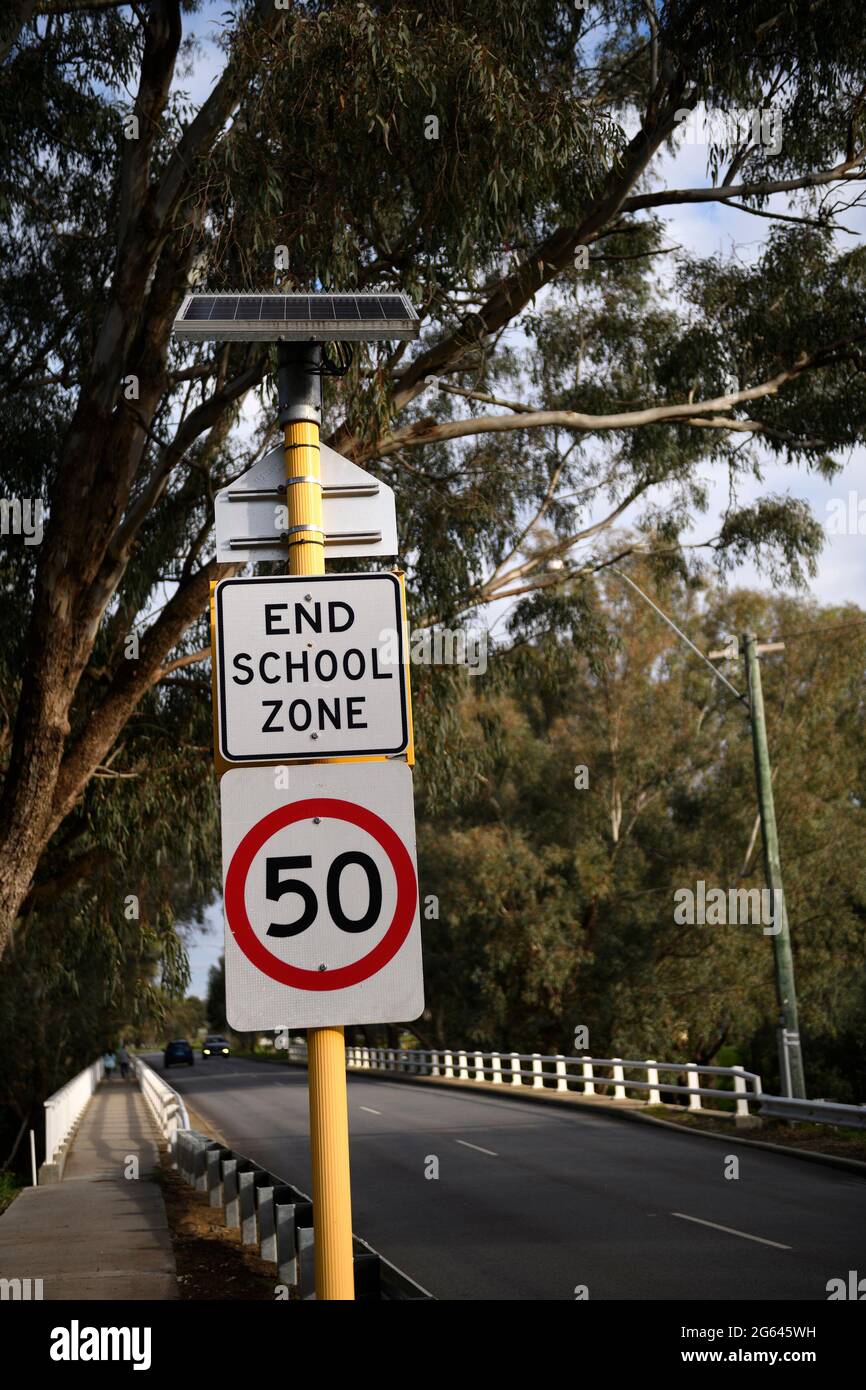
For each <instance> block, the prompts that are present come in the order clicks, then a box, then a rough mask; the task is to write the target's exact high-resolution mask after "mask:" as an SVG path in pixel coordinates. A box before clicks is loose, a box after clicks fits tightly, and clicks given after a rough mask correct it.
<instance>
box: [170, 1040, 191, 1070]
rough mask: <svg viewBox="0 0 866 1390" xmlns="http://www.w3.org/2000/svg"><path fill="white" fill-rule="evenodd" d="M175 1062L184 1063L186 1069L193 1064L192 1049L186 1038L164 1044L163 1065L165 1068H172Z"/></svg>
mask: <svg viewBox="0 0 866 1390" xmlns="http://www.w3.org/2000/svg"><path fill="white" fill-rule="evenodd" d="M175 1062H181V1063H183V1062H186V1065H187V1066H188V1067H191V1066H192V1065H193V1063H194V1062H195V1058H194V1057H193V1055H192V1048H191V1047H190V1045H189V1043H188V1042H187V1040H186V1038H175V1040H174V1042H170V1043H167V1044H166V1048H165V1057H164V1059H163V1063H164V1065H165V1066H167V1067H172V1066H174V1064H175Z"/></svg>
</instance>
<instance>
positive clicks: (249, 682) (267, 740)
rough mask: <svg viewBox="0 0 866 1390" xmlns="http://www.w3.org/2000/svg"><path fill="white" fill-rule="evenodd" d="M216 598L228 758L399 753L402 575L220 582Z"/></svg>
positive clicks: (403, 686) (402, 726) (402, 729)
mask: <svg viewBox="0 0 866 1390" xmlns="http://www.w3.org/2000/svg"><path fill="white" fill-rule="evenodd" d="M215 602H216V667H217V703H218V718H217V726H218V737H219V751H220V753H221V754H222V756H223V757H224V758H225V759H226V761H227V762H236V763H242V762H259V763H261V762H266V761H274V762H282V761H285V762H294V761H297V760H299V759H311V758H339V757H375V756H377V755H382V754H384V755H386V756H396V755H397V754H399V753H403V752H405V751H406V749H407V747H408V745H409V695H408V681H407V670H408V667H407V662H406V635H405V631H404V621H403V592H402V586H401V582H400V579H399V577H398V576H397V575H394V574H328V575H321V576H315V577H310V576H306V577H305V576H296V575H274V576H273V577H271V578H262V579H223V580H221V581H220V583H219V584H217V586H216V591H215Z"/></svg>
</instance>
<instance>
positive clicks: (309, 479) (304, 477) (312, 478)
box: [278, 473, 322, 492]
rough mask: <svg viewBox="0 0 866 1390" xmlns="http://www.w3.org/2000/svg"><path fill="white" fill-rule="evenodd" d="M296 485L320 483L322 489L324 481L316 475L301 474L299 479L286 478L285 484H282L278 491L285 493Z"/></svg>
mask: <svg viewBox="0 0 866 1390" xmlns="http://www.w3.org/2000/svg"><path fill="white" fill-rule="evenodd" d="M295 483H318V484H319V486H320V487H321V485H322V480H321V478H317V477H316V475H315V474H314V473H301V474H300V475H299V476H298V477H297V478H286V481H285V482H284V483H280V486H279V489H278V491H280V492H285V490H286V488H288V487H292V486H293V485H294V484H295Z"/></svg>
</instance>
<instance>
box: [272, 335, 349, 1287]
mask: <svg viewBox="0 0 866 1390" xmlns="http://www.w3.org/2000/svg"><path fill="white" fill-rule="evenodd" d="M288 357H289V354H288V353H284V354H281V368H282V370H281V376H282V374H283V372H286V374H287V376H288V372H289V371H292V369H293V371H292V375H294V372H300V373H304V372H306V373H309V372H310V369H311V367H312V366H313V362H312V360H311V359H312V358H313V353H311V352H309V350H308V351H307V353H306V355H305V356H303V355H302V354H300V353H298V354H297V356H294V354H293V357H294V360H293V361H292V363H291V367H289V366H288V364H287V363H286V359H287V358H288ZM284 364H286V365H284ZM313 381H314V382H315V385H316V389H318V378H316V377H314V378H313ZM310 384H311V383H310V378H309V376H308V377H307V382H306V386H307V388H309V385H310ZM281 385H282V382H281ZM286 385H287V387H288V388H289V389H288V393H287V394H289V395H290V396H292V397H294V396H295V390H298V393H299V395H300V394H306V395H307V402H309V398H310V393H309V390H307V392H306V393H305V384H302V383H297V385H296V383H295V381H293V380H291V379H289V380H287V381H286ZM293 387H294V388H295V389H294V390H293V389H292V388H293ZM281 395H282V392H281ZM280 404H281V407H282V409H281V420H282V421H283V425H284V430H285V438H284V448H285V460H286V512H287V518H288V526H287V531H288V536H287V539H288V546H289V574H299V575H301V574H324V573H325V536H324V530H323V527H322V483H321V475H320V471H319V425H318V411H317V410H316V409H312V408H310V405H309V404H306V406H304V405H302V406H301V409H300V410H299V412H298V413H299V414H303V415H304V416H305V417H306V418H304V419H302V420H291V419H288V418H286V416H287V414H288V413H289V412H290V411H291V409H292V407H291V405H290V404H284V402H283V400H281V403H280ZM311 416H315V417H316V418H315V419H311ZM307 1056H308V1062H309V1074H308V1081H309V1091H310V1151H311V1157H312V1167H313V1225H314V1231H315V1260H316V1298H317V1299H319V1300H323V1299H328V1300H331V1301H334V1300H344V1301H351V1300H353V1299H354V1297H355V1274H354V1263H353V1258H352V1191H351V1182H350V1174H349V1106H348V1099H347V1096H346V1045H345V1037H344V1033H343V1029H342V1028H310V1029H308V1030H307Z"/></svg>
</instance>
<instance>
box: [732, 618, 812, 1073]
mask: <svg viewBox="0 0 866 1390" xmlns="http://www.w3.org/2000/svg"><path fill="white" fill-rule="evenodd" d="M743 655H744V658H745V664H746V679H747V680H748V683H749V714H750V718H751V721H752V748H753V750H754V754H755V780H756V782H757V786H758V809H759V812H760V816H761V838H762V840H763V845H764V876H765V878H766V881H767V887H768V888H769V889H770V892H771V894H772V900H773V926H774V927H778V931H777V932H776V934H775V935H774V937H773V962H774V966H775V974H776V996H777V998H778V1001H779V1013H780V1023H781V1026H782V1030H783V1031H782V1047H783V1052H784V1054H785V1055H784V1056H783V1057H782V1058H780V1061H781V1064H782V1065H781V1072H782V1075H781V1082H782V1085H783V1086H784V1085H785V1080H786V1072H789V1076H790V1090H789V1092H788V1094H789V1095H792V1096H796V1097H798V1098H799V1099H801V1100H805V1099H806V1080H805V1074H804V1070H803V1054H802V1052H801V1049H800V1029H799V1025H798V1022H797V992H796V987H795V984H794V958H793V956H792V954H791V934H790V931H789V930H788V910H787V907H786V905H785V894H784V891H783V887H782V861H781V858H780V855H779V837H778V834H777V832H776V807H775V803H774V801H773V782H772V778H771V775H770V754H769V750H768V748H767V727H766V723H765V720H764V693H763V690H762V687H761V663H760V661H759V659H758V651H757V638H756V636H755V634H754V633H753V632H746V633H744V634H743ZM786 1060H787V1067H786V1066H785V1061H786Z"/></svg>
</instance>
